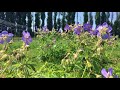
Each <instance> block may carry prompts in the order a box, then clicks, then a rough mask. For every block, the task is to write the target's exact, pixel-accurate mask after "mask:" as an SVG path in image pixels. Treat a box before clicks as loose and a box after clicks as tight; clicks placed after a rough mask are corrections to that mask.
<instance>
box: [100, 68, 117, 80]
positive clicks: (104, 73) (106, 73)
mask: <svg viewBox="0 0 120 90" xmlns="http://www.w3.org/2000/svg"><path fill="white" fill-rule="evenodd" d="M101 74H102V75H103V76H104V77H105V78H110V77H113V75H112V74H113V69H112V68H109V69H108V72H107V71H106V69H104V68H103V69H102V70H101ZM116 77H118V76H115V78H116Z"/></svg>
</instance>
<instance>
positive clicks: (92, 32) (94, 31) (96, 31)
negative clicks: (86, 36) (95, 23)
mask: <svg viewBox="0 0 120 90" xmlns="http://www.w3.org/2000/svg"><path fill="white" fill-rule="evenodd" d="M98 32H99V31H98V30H91V31H90V34H91V35H97V34H98Z"/></svg>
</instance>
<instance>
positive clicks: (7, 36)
mask: <svg viewBox="0 0 120 90" xmlns="http://www.w3.org/2000/svg"><path fill="white" fill-rule="evenodd" d="M0 37H1V38H3V40H4V41H2V43H4V42H7V43H9V42H10V41H11V40H12V37H13V34H12V33H8V32H7V31H2V33H1V34H0Z"/></svg>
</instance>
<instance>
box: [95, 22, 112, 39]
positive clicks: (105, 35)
mask: <svg viewBox="0 0 120 90" xmlns="http://www.w3.org/2000/svg"><path fill="white" fill-rule="evenodd" d="M96 30H98V33H97V36H98V37H102V39H110V38H111V31H112V27H111V26H109V25H108V24H107V23H106V22H104V23H103V24H102V25H98V26H97V28H96Z"/></svg>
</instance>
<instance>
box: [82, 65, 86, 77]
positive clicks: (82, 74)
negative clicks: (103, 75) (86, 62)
mask: <svg viewBox="0 0 120 90" xmlns="http://www.w3.org/2000/svg"><path fill="white" fill-rule="evenodd" d="M86 69H87V66H85V69H84V71H83V74H82V77H81V78H83V76H84V74H85V71H86Z"/></svg>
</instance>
